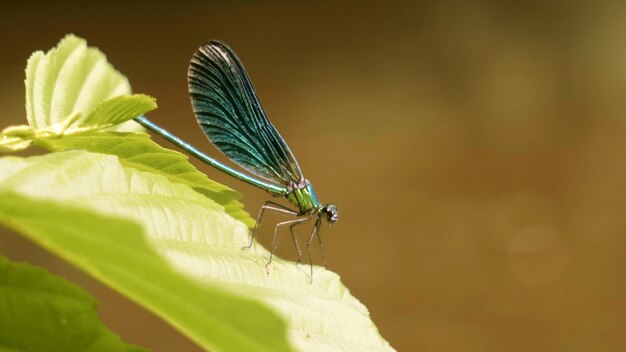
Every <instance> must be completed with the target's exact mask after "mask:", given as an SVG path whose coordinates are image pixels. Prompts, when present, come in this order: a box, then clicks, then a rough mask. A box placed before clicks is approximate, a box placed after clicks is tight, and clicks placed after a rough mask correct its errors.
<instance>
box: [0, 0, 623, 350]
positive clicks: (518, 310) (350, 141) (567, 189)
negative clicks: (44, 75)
mask: <svg viewBox="0 0 626 352" xmlns="http://www.w3.org/2000/svg"><path fill="white" fill-rule="evenodd" d="M62 4H63V5H60V3H59V4H53V3H50V4H48V3H39V4H38V3H32V2H28V3H27V4H24V5H17V4H10V5H9V4H7V2H3V3H2V4H1V5H0V7H1V8H0V48H2V49H1V50H0V77H1V79H0V126H6V125H9V124H19V123H24V121H25V117H24V108H23V89H24V88H23V69H24V66H25V63H26V59H27V58H28V56H29V55H30V53H31V52H32V51H34V50H36V49H44V50H47V49H49V48H50V47H52V46H53V45H55V44H56V43H57V41H58V40H59V39H60V38H61V37H62V36H63V35H64V34H65V33H68V32H73V33H75V34H77V35H79V36H82V37H84V38H86V39H87V40H88V41H89V43H90V44H91V45H93V46H97V47H99V48H101V49H102V50H103V51H104V52H105V53H106V54H107V55H108V57H109V59H110V61H111V62H112V63H113V64H114V65H115V66H116V67H117V68H118V69H119V70H120V71H122V72H123V73H124V74H126V75H127V76H128V77H129V79H130V81H131V83H132V85H133V88H134V90H135V91H136V92H142V93H147V94H151V95H153V96H155V97H156V98H157V99H158V102H159V109H158V110H157V111H156V112H154V113H151V114H150V117H151V118H153V119H154V120H155V121H156V122H158V123H160V124H162V125H163V126H164V127H166V128H168V129H169V130H171V131H173V132H174V133H176V134H179V135H181V136H183V137H184V138H185V139H187V140H189V141H190V142H192V143H193V144H195V145H197V146H201V147H202V148H203V149H205V150H206V151H207V152H208V153H209V154H212V155H217V154H218V153H217V152H216V151H215V150H214V149H213V147H212V146H211V145H210V144H209V143H208V142H207V141H206V140H205V139H204V137H203V135H202V134H201V132H200V131H199V129H198V128H197V126H196V125H195V122H194V118H193V115H192V112H191V108H190V104H189V99H188V96H187V93H186V89H187V88H186V70H187V64H188V60H189V58H190V57H191V55H192V54H193V52H194V51H195V49H196V48H197V47H198V46H199V45H200V44H201V43H203V42H204V41H206V40H208V39H212V38H219V39H222V40H224V41H226V42H227V43H229V45H230V46H231V47H233V49H235V51H236V52H237V53H238V54H239V56H240V57H241V58H242V60H243V62H244V64H245V66H246V68H247V69H248V71H249V73H250V75H251V77H252V80H253V82H254V84H255V86H256V89H257V92H258V93H259V95H260V98H261V100H262V101H263V104H264V106H265V109H266V111H267V112H268V115H269V116H270V117H271V119H272V121H273V122H274V124H275V125H276V126H277V127H278V129H279V130H280V132H281V134H282V135H283V136H284V137H285V139H286V140H287V142H288V143H289V145H290V146H291V149H292V150H293V151H294V153H295V155H296V156H297V158H298V160H299V161H300V165H301V166H302V169H303V171H304V172H305V175H306V176H307V177H308V178H309V179H310V180H312V181H313V182H314V184H315V185H316V189H317V191H318V195H319V196H320V198H321V200H322V201H324V202H327V201H332V202H335V203H336V204H337V205H338V207H339V209H340V211H341V221H340V222H339V223H338V224H337V225H336V226H334V227H333V228H331V229H328V228H326V229H325V230H324V232H323V234H324V235H325V239H326V241H325V244H326V246H327V247H326V248H327V250H328V254H329V258H330V259H329V264H330V267H331V269H332V270H334V271H336V272H338V273H339V274H340V275H341V276H342V277H343V281H344V283H345V284H346V285H347V286H348V287H349V288H350V290H351V291H352V293H353V294H354V295H355V296H357V297H358V298H359V299H360V300H362V302H363V303H364V304H365V305H367V307H369V309H370V311H371V315H372V319H373V320H374V322H375V323H376V324H377V326H378V328H379V330H380V332H381V334H382V335H383V336H384V337H385V338H386V339H388V340H389V341H390V343H391V344H392V346H394V347H395V348H397V349H398V350H400V351H591V350H593V351H624V350H626V275H625V274H626V273H625V271H626V269H625V268H626V220H625V216H624V215H625V214H626V163H625V162H624V160H625V159H626V121H624V119H625V118H626V116H625V114H626V5H625V4H624V3H623V2H620V1H579V2H571V1H555V2H551V4H549V5H547V4H544V2H542V1H530V2H529V1H474V2H463V1H429V2H420V3H419V4H417V3H399V2H395V3H386V4H384V5H383V4H379V3H364V2H360V1H355V2H314V3H292V2H287V1H273V2H264V3H261V2H251V3H248V2H237V3H233V4H225V3H221V2H220V3H210V2H207V1H203V2H191V3H184V4H177V5H173V4H172V5H167V6H166V5H155V4H148V3H144V2H137V1H127V2H121V3H115V2H106V3H104V2H103V3H102V4H99V3H97V2H92V3H89V4H83V3H79V2H76V3H62ZM164 144H165V143H164ZM199 167H200V168H201V170H203V171H205V172H207V173H208V174H209V176H210V177H211V178H214V179H216V180H218V181H221V182H223V183H225V184H227V185H230V186H232V187H234V188H236V189H238V190H239V191H241V192H242V193H243V194H244V195H245V202H246V207H247V208H248V210H249V211H250V212H252V213H256V211H257V209H258V207H259V206H260V204H261V203H262V202H263V201H264V200H266V199H267V196H266V195H265V194H264V193H263V192H262V191H259V190H257V189H255V188H253V187H251V186H247V185H245V184H243V183H241V182H238V181H236V180H233V179H230V178H228V177H226V176H223V175H221V174H219V173H218V172H216V171H214V170H212V169H210V168H208V167H205V166H202V165H199ZM3 231H4V230H3ZM266 237H267V236H266ZM281 250H282V252H281V253H283V254H284V255H285V256H287V257H290V256H293V253H292V251H293V250H292V248H290V247H289V246H288V242H284V245H283V248H281ZM0 253H1V254H2V255H8V256H9V257H11V258H13V259H26V260H29V261H30V262H33V263H35V264H38V265H43V266H46V267H48V268H50V270H52V271H54V272H56V273H60V274H62V275H64V276H66V277H69V278H70V279H71V280H73V281H75V282H78V283H80V284H81V285H82V286H83V287H86V288H87V289H88V290H89V291H90V292H92V293H93V294H95V295H96V296H97V297H98V299H100V300H101V302H102V304H101V307H100V311H101V314H102V316H103V318H104V319H105V321H106V322H107V324H108V325H109V326H110V327H111V328H112V329H113V330H115V331H116V332H118V333H119V334H120V335H122V337H123V338H125V339H126V340H128V341H131V342H135V343H138V344H141V345H144V346H147V347H150V348H152V349H154V350H155V351H183V350H184V351H194V350H198V348H197V347H195V346H194V345H193V344H192V343H190V342H188V341H187V340H186V339H185V338H184V337H182V336H180V335H178V334H177V333H176V332H175V331H174V330H173V329H171V328H169V327H168V326H167V325H165V324H164V323H162V322H160V321H159V320H158V319H156V318H153V317H152V316H151V315H150V314H149V313H146V312H144V311H143V310H142V309H141V308H139V307H136V306H134V305H133V304H132V303H130V302H128V301H127V300H125V299H124V298H122V297H120V296H119V295H117V294H115V293H113V292H111V291H110V290H108V289H107V288H105V287H103V286H102V285H100V284H98V283H96V282H94V281H93V280H91V279H90V278H88V277H86V276H85V275H84V274H81V273H79V272H77V271H76V270H74V269H72V268H71V267H69V266H68V265H66V264H64V263H63V262H61V261H59V260H56V259H55V258H52V257H51V256H48V255H46V254H45V253H44V252H43V251H42V250H40V249H38V248H37V247H35V246H33V245H31V244H29V243H27V242H26V241H25V240H23V239H21V238H19V237H17V236H16V235H14V234H8V233H7V232H6V231H4V232H2V235H1V236H0Z"/></svg>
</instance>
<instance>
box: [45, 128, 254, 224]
mask: <svg viewBox="0 0 626 352" xmlns="http://www.w3.org/2000/svg"><path fill="white" fill-rule="evenodd" d="M35 143H36V144H37V145H39V146H41V147H43V148H46V149H48V150H50V151H65V150H70V149H83V150H87V151H90V152H97V153H103V154H111V155H117V156H118V157H119V160H120V162H122V164H123V165H125V166H130V167H133V168H135V169H138V170H142V171H149V172H152V173H155V174H158V175H163V176H165V177H167V178H168V179H169V180H170V181H171V182H174V183H182V184H186V185H188V186H191V187H192V188H193V189H195V190H196V191H198V192H200V193H202V194H204V195H206V196H207V197H209V198H211V199H212V200H214V201H215V202H217V203H218V204H220V205H221V206H223V207H224V209H225V210H226V212H227V213H228V214H230V215H231V216H232V217H234V218H235V219H237V220H240V221H242V222H244V223H245V224H246V225H247V226H248V227H250V228H252V227H253V226H254V224H255V221H254V219H252V218H251V217H250V215H249V214H248V213H247V212H246V211H245V210H244V207H243V204H242V203H241V202H240V200H241V198H242V197H241V194H240V193H239V192H237V191H235V190H233V189H231V188H229V187H226V186H224V185H222V184H220V183H217V182H215V181H213V180H211V179H209V178H208V177H207V176H206V175H205V174H203V173H202V172H200V171H198V169H196V168H195V167H194V166H193V165H192V164H191V163H190V162H189V158H188V157H187V156H186V155H185V154H182V153H179V152H176V151H173V150H170V149H165V148H163V147H161V146H160V145H158V144H157V143H155V142H154V141H152V139H150V137H149V136H148V135H146V134H138V133H122V132H93V133H87V134H81V135H73V136H64V137H63V138H45V139H41V140H36V141H35Z"/></svg>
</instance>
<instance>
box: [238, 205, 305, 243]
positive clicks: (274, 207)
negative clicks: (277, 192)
mask: <svg viewBox="0 0 626 352" xmlns="http://www.w3.org/2000/svg"><path fill="white" fill-rule="evenodd" d="M266 209H268V210H273V211H277V212H281V213H285V214H289V215H294V216H296V215H298V212H297V211H295V210H291V209H289V208H287V207H285V206H283V205H280V204H278V203H274V202H272V201H271V200H268V201H267V202H265V204H264V205H262V206H261V209H259V214H258V215H257V217H256V224H254V230H252V235H251V236H250V243H249V244H248V245H247V246H245V247H243V249H249V248H251V247H252V242H254V237H255V236H256V232H257V230H258V229H259V228H260V227H261V220H262V219H263V214H264V213H265V210H266Z"/></svg>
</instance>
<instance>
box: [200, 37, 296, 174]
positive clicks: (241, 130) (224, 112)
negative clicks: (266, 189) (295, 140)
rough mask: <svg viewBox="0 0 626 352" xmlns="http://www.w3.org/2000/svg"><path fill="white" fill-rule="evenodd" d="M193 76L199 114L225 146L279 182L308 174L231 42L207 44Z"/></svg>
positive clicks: (229, 153) (219, 145)
mask: <svg viewBox="0 0 626 352" xmlns="http://www.w3.org/2000/svg"><path fill="white" fill-rule="evenodd" d="M188 78H189V94H190V95H191V104H192V105H193V110H194V112H195V114H196V119H197V120H198V123H199V124H200V126H201V127H202V129H203V130H204V133H205V134H206V135H207V136H208V137H209V139H210V140H211V142H212V143H213V144H214V145H215V146H216V147H217V148H218V149H219V150H221V151H222V152H223V153H224V154H226V156H227V157H229V158H230V159H231V160H233V161H234V162H236V163H237V164H239V165H240V166H242V167H243V168H245V169H246V170H248V171H250V172H252V173H253V174H255V175H257V176H260V177H263V178H265V179H268V180H271V181H274V182H277V183H279V184H285V185H286V184H288V183H289V182H298V181H300V180H301V179H303V177H302V171H300V166H299V165H298V162H297V161H296V159H295V158H294V156H293V154H291V151H290V150H289V147H288V146H287V144H286V143H285V141H284V140H283V138H282V137H281V136H280V134H279V133H278V131H277V130H276V128H275V127H274V126H273V125H272V123H271V122H270V121H269V120H268V119H267V116H266V115H265V112H264V111H263V107H262V106H261V102H260V101H259V99H258V98H257V96H256V93H255V92H254V88H253V87H252V83H251V82H250V79H249V78H248V74H247V73H246V71H245V69H244V68H243V65H242V64H241V62H240V61H239V59H238V58H237V56H236V55H235V53H234V52H233V51H232V50H231V49H230V48H229V47H228V46H227V45H226V44H224V43H222V42H219V41H214V40H213V41H210V42H208V43H206V44H204V45H203V46H201V47H200V49H198V51H197V52H196V53H195V54H194V56H193V58H192V59H191V64H190V65H189V73H188Z"/></svg>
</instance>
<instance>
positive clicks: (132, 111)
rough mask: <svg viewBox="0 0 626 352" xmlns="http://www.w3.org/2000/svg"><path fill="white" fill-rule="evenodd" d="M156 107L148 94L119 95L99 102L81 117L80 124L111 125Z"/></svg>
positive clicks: (82, 125)
mask: <svg viewBox="0 0 626 352" xmlns="http://www.w3.org/2000/svg"><path fill="white" fill-rule="evenodd" d="M156 108H157V105H156V101H155V100H154V98H152V97H150V96H147V95H144V94H135V95H120V96H117V97H114V98H111V99H108V100H105V101H103V102H102V103H100V105H98V106H97V107H96V108H95V109H94V110H93V111H92V112H91V113H90V114H89V115H87V116H86V117H85V118H84V119H83V121H82V122H81V123H80V126H81V127H84V126H113V125H117V124H120V123H122V122H126V121H128V120H130V119H132V118H134V117H137V116H139V115H143V114H145V113H147V112H149V111H152V110H154V109H156Z"/></svg>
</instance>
